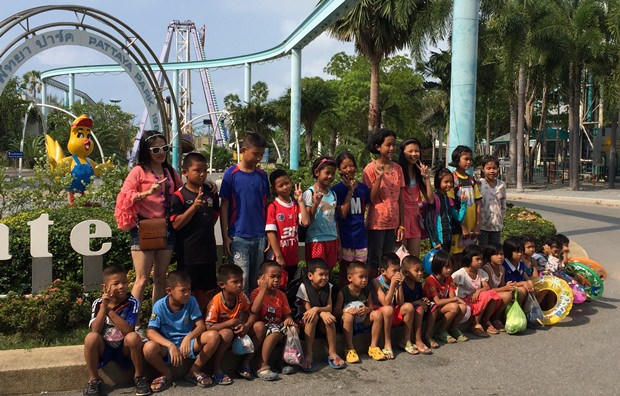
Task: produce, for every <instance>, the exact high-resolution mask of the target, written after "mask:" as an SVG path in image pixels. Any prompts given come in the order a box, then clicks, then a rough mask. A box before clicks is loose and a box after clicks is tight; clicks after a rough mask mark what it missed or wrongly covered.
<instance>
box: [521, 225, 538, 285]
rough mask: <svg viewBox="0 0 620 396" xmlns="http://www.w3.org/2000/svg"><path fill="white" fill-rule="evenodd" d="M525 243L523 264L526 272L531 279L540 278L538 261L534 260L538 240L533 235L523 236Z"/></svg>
mask: <svg viewBox="0 0 620 396" xmlns="http://www.w3.org/2000/svg"><path fill="white" fill-rule="evenodd" d="M521 240H522V241H523V260H522V261H523V264H524V266H525V267H524V268H523V269H524V270H525V273H526V274H527V276H529V277H530V278H532V277H537V276H538V268H537V265H536V260H535V259H534V253H536V240H535V239H534V237H532V236H531V235H523V237H522V238H521Z"/></svg>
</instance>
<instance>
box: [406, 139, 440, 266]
mask: <svg viewBox="0 0 620 396" xmlns="http://www.w3.org/2000/svg"><path fill="white" fill-rule="evenodd" d="M420 147H421V146H420V142H419V141H418V139H415V138H409V139H407V140H405V141H404V142H403V143H402V144H401V145H400V153H399V155H398V164H399V165H400V166H401V168H402V169H403V176H404V178H405V187H403V189H402V192H401V194H402V200H403V210H404V225H405V237H404V241H405V242H404V245H405V248H407V251H409V253H410V254H412V255H413V256H415V257H419V256H420V242H421V240H422V226H423V225H424V219H423V218H422V214H421V209H422V204H423V202H425V201H426V197H432V196H433V190H432V187H431V181H430V178H429V176H428V167H427V166H426V165H424V164H423V163H422V161H420Z"/></svg>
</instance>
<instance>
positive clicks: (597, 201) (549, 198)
mask: <svg viewBox="0 0 620 396" xmlns="http://www.w3.org/2000/svg"><path fill="white" fill-rule="evenodd" d="M507 200H509V201H539V202H565V203H574V204H591V205H601V206H612V207H620V200H617V199H603V198H585V197H565V196H559V195H538V194H527V193H511V192H508V194H507Z"/></svg>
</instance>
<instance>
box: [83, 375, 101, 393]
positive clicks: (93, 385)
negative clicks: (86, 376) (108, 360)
mask: <svg viewBox="0 0 620 396" xmlns="http://www.w3.org/2000/svg"><path fill="white" fill-rule="evenodd" d="M101 384H102V382H101V380H100V379H94V380H90V381H88V384H86V388H85V389H84V396H99V395H101Z"/></svg>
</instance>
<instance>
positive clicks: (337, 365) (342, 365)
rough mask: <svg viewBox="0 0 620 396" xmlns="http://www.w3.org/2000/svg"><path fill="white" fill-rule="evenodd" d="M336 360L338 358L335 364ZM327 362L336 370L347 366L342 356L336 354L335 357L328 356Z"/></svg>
mask: <svg viewBox="0 0 620 396" xmlns="http://www.w3.org/2000/svg"><path fill="white" fill-rule="evenodd" d="M336 360H340V364H336ZM327 364H329V367H331V368H333V369H336V370H341V369H343V368H345V367H347V363H346V362H345V361H344V360H342V358H341V357H340V356H338V355H336V356H335V357H331V356H328V357H327Z"/></svg>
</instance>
